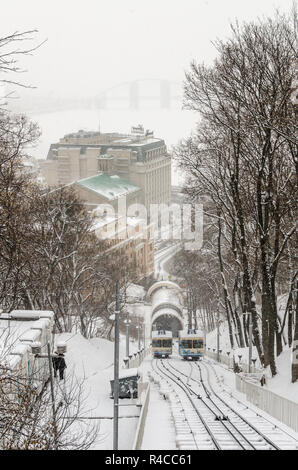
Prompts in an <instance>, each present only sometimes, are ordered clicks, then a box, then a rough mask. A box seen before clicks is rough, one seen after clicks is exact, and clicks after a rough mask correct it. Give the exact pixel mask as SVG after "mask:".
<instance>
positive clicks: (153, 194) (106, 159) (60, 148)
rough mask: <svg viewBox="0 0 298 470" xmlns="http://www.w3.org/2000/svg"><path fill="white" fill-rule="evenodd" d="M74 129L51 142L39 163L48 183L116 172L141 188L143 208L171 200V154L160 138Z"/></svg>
mask: <svg viewBox="0 0 298 470" xmlns="http://www.w3.org/2000/svg"><path fill="white" fill-rule="evenodd" d="M136 129H138V133H135V134H130V135H123V134H119V133H105V134H102V133H100V132H85V131H78V132H77V133H74V134H68V135H66V136H64V137H63V138H62V139H60V141H59V143H57V144H52V145H51V147H50V150H49V153H48V156H47V159H46V160H44V161H43V162H42V163H41V164H40V165H41V171H42V175H43V177H44V178H45V181H46V183H47V184H48V185H50V186H53V185H65V184H69V183H72V182H74V181H78V180H81V179H84V178H89V177H90V176H94V175H96V174H98V173H99V172H103V173H106V174H107V175H114V174H115V175H118V176H119V177H121V178H124V179H126V180H128V181H130V182H131V183H133V184H134V185H136V186H138V187H139V188H140V189H141V199H140V202H141V203H142V204H144V205H145V207H146V209H147V211H148V210H149V208H150V204H162V203H164V204H168V203H170V201H171V157H170V155H169V154H168V152H167V147H166V145H165V142H164V140H162V139H158V138H155V137H154V136H153V133H149V132H148V131H147V132H146V133H145V132H144V131H143V128H142V126H139V127H138V128H136Z"/></svg>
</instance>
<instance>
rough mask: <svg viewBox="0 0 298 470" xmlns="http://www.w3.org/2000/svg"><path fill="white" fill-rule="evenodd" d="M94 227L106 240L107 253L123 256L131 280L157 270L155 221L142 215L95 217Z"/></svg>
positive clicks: (96, 232)
mask: <svg viewBox="0 0 298 470" xmlns="http://www.w3.org/2000/svg"><path fill="white" fill-rule="evenodd" d="M95 211H96V210H95ZM92 231H93V232H94V233H95V235H96V236H97V238H98V239H100V240H105V242H106V247H107V248H106V251H105V255H106V256H107V257H112V258H113V259H117V258H118V259H119V260H121V259H123V257H125V260H126V263H125V265H126V267H127V272H128V273H130V274H131V276H132V279H131V280H140V279H143V278H144V277H147V276H150V275H151V274H153V273H154V224H150V225H148V224H147V222H146V221H145V220H143V219H140V218H138V217H126V216H118V215H115V216H112V217H110V216H108V215H106V214H102V213H101V215H100V216H98V217H96V218H95V222H94V226H93V229H92Z"/></svg>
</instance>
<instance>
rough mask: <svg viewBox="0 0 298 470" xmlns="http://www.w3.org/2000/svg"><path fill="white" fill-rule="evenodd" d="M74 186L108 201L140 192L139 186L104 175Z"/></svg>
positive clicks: (117, 177) (76, 182)
mask: <svg viewBox="0 0 298 470" xmlns="http://www.w3.org/2000/svg"><path fill="white" fill-rule="evenodd" d="M74 184H75V185H78V186H81V187H82V188H84V189H88V190H89V191H93V192H95V193H97V194H99V195H100V196H102V197H103V198H105V199H107V200H108V201H112V200H114V199H117V198H118V197H120V196H124V195H127V194H131V193H135V192H137V191H140V190H141V188H139V186H136V185H135V184H133V183H131V182H130V181H128V180H126V179H124V178H121V177H120V176H118V175H112V176H110V175H107V174H105V173H102V174H99V175H95V176H90V177H89V178H84V179H82V180H79V181H75V183H74Z"/></svg>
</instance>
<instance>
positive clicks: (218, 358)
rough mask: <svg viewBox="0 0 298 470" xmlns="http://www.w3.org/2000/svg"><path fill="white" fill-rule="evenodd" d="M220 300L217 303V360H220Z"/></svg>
mask: <svg viewBox="0 0 298 470" xmlns="http://www.w3.org/2000/svg"><path fill="white" fill-rule="evenodd" d="M219 360H220V357H219V301H218V303H217V362H219Z"/></svg>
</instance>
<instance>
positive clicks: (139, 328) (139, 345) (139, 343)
mask: <svg viewBox="0 0 298 470" xmlns="http://www.w3.org/2000/svg"><path fill="white" fill-rule="evenodd" d="M140 330H141V325H140V317H138V350H139V351H140V349H141V331H140Z"/></svg>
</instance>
